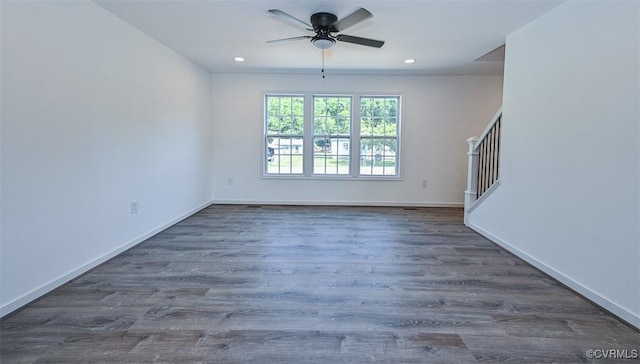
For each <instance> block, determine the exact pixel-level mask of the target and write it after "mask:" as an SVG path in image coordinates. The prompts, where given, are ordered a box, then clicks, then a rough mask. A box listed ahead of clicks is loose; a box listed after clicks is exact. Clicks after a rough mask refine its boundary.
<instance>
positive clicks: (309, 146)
mask: <svg viewBox="0 0 640 364" xmlns="http://www.w3.org/2000/svg"><path fill="white" fill-rule="evenodd" d="M313 117H314V115H313V96H312V95H310V94H305V95H304V124H303V125H304V126H303V131H304V153H303V156H304V162H303V174H304V175H305V177H309V176H311V174H312V172H313V145H314V140H313Z"/></svg>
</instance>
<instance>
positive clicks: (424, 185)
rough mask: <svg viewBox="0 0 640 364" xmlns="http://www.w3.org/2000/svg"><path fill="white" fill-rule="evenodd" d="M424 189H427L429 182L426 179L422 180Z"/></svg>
mask: <svg viewBox="0 0 640 364" xmlns="http://www.w3.org/2000/svg"><path fill="white" fill-rule="evenodd" d="M422 188H427V180H426V179H423V180H422Z"/></svg>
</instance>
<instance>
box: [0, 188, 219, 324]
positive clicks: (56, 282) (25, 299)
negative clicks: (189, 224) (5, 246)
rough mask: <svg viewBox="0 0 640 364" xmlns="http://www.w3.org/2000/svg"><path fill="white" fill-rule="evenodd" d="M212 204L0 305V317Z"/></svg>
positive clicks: (177, 218) (163, 225) (205, 206)
mask: <svg viewBox="0 0 640 364" xmlns="http://www.w3.org/2000/svg"><path fill="white" fill-rule="evenodd" d="M211 204H212V202H211V201H209V202H206V203H204V204H202V205H200V206H198V207H196V208H194V209H191V210H189V211H187V212H185V213H184V214H181V215H180V216H178V217H176V218H174V219H172V220H170V221H168V222H166V223H164V224H161V225H159V226H157V227H156V228H154V229H152V230H150V231H148V232H146V233H144V234H142V235H140V236H138V237H137V238H135V239H133V240H130V241H128V242H127V243H125V244H123V245H121V246H119V247H118V248H116V249H114V250H112V251H110V252H108V253H107V254H105V255H103V256H101V257H98V258H96V259H94V260H92V261H90V262H88V263H86V264H84V265H82V266H80V267H78V268H76V269H74V270H72V271H70V272H68V273H66V274H63V275H62V276H60V277H58V278H56V279H54V280H52V281H50V282H49V283H46V284H44V285H42V286H40V287H38V288H36V289H35V290H33V291H31V292H29V293H27V294H25V295H23V296H22V297H19V298H17V299H15V300H13V301H11V302H9V303H7V304H5V305H3V306H2V307H0V318H2V317H5V316H7V315H9V314H11V313H13V312H14V311H16V310H18V309H20V308H22V307H24V306H26V305H27V304H29V303H31V302H33V301H35V300H37V299H38V298H40V297H42V296H43V295H45V294H47V293H49V292H51V291H52V290H54V289H56V288H58V287H60V286H62V285H63V284H65V283H67V282H69V281H70V280H72V279H75V278H77V277H79V276H81V275H82V274H84V273H86V272H88V271H90V270H91V269H93V268H95V267H97V266H99V265H100V264H102V263H104V262H106V261H108V260H109V259H112V258H114V257H116V256H117V255H118V254H121V253H122V252H124V251H126V250H128V249H131V248H133V247H134V246H136V245H138V244H140V243H141V242H143V241H145V240H147V239H149V238H150V237H152V236H154V235H156V234H157V233H159V232H161V231H162V230H165V229H167V228H168V227H170V226H172V225H175V224H176V223H178V222H180V221H182V220H184V219H186V218H187V217H189V216H191V215H193V214H195V213H197V212H199V211H201V210H203V209H205V208H207V207H209V206H210V205H211Z"/></svg>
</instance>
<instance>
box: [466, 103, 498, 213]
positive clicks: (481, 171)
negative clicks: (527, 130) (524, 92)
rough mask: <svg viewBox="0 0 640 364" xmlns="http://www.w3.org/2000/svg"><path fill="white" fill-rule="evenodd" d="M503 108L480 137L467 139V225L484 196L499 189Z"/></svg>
mask: <svg viewBox="0 0 640 364" xmlns="http://www.w3.org/2000/svg"><path fill="white" fill-rule="evenodd" d="M501 124H502V108H501V109H500V110H498V112H496V114H495V115H494V117H493V118H492V119H491V122H490V123H489V125H487V127H486V129H485V130H484V132H483V133H482V134H480V137H471V138H469V139H467V143H468V144H469V151H468V152H467V156H468V168H467V190H466V191H464V193H465V200H464V209H465V224H466V223H467V221H468V216H467V215H468V213H469V212H471V210H472V209H473V208H474V207H475V206H476V205H477V204H478V203H479V202H480V201H479V200H481V199H482V196H484V195H485V194H488V193H489V192H490V191H492V190H493V189H495V187H497V185H498V182H499V178H500V130H501Z"/></svg>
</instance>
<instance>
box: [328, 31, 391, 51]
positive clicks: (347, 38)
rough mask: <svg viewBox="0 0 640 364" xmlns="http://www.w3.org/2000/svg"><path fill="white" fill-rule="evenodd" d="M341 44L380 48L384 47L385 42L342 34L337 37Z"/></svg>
mask: <svg viewBox="0 0 640 364" xmlns="http://www.w3.org/2000/svg"><path fill="white" fill-rule="evenodd" d="M336 39H337V40H339V41H341V42H347V43H353V44H359V45H363V46H367V47H374V48H380V47H382V46H383V45H384V41H383V40H376V39H369V38H360V37H354V36H353V35H346V34H340V35H338V36H337V37H336Z"/></svg>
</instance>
